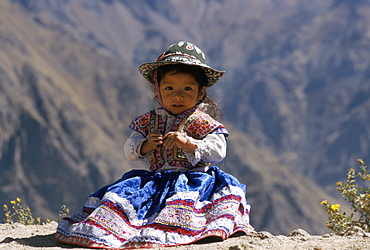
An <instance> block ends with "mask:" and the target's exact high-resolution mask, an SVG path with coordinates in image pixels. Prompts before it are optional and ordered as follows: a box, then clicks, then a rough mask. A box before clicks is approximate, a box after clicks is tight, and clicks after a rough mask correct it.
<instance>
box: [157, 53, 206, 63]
mask: <svg viewBox="0 0 370 250" xmlns="http://www.w3.org/2000/svg"><path fill="white" fill-rule="evenodd" d="M171 56H184V57H189V58H191V59H194V60H196V61H197V62H198V64H201V63H202V62H201V61H200V60H199V59H198V58H196V57H195V56H192V55H188V54H183V53H181V54H180V53H169V54H166V53H162V55H160V56H159V57H158V59H157V60H156V62H160V61H163V60H165V59H166V58H168V57H171Z"/></svg>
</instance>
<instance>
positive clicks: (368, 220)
mask: <svg viewBox="0 0 370 250" xmlns="http://www.w3.org/2000/svg"><path fill="white" fill-rule="evenodd" d="M357 162H358V163H359V165H360V166H359V168H360V171H359V172H357V173H356V170H355V169H353V168H351V169H349V170H348V173H347V180H346V182H345V183H342V182H341V181H339V182H337V183H336V185H337V190H338V191H339V192H341V194H342V196H343V197H344V199H345V200H346V201H348V202H350V203H351V209H352V210H353V211H354V213H355V215H356V219H354V213H352V214H351V215H349V216H348V215H346V212H343V211H341V210H340V209H339V208H340V205H339V204H329V203H328V201H327V200H324V201H322V202H321V205H323V206H324V209H325V211H326V213H327V214H328V215H329V221H328V222H327V223H326V226H327V227H328V228H329V229H330V230H331V231H333V232H334V233H335V234H338V235H343V234H345V233H346V232H347V231H348V230H350V229H351V228H353V227H354V226H358V227H360V228H362V229H363V230H364V231H365V232H370V187H366V185H368V183H370V173H369V171H368V170H367V168H366V166H365V162H364V161H363V160H361V159H358V160H357ZM357 179H361V180H362V183H363V184H364V186H365V187H363V186H359V185H358V184H357ZM368 186H369V185H368Z"/></svg>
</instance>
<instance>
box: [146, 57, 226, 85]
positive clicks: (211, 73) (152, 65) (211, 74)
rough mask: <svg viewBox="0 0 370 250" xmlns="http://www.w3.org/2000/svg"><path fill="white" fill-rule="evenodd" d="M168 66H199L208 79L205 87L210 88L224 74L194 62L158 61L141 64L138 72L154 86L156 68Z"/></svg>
mask: <svg viewBox="0 0 370 250" xmlns="http://www.w3.org/2000/svg"><path fill="white" fill-rule="evenodd" d="M170 64H186V65H190V66H199V67H201V68H203V70H204V73H205V75H206V77H207V79H208V85H207V87H210V86H212V85H213V84H215V83H216V82H217V81H218V80H219V79H220V78H221V77H222V76H223V75H224V74H225V73H226V72H225V71H220V70H216V69H214V68H212V67H209V66H208V65H206V64H202V63H194V61H184V62H181V61H158V62H149V63H143V64H142V65H140V66H139V72H140V73H141V74H142V75H143V76H144V77H145V79H147V80H148V81H149V82H150V83H151V84H154V78H153V74H154V72H155V70H156V69H158V67H161V66H163V65H170Z"/></svg>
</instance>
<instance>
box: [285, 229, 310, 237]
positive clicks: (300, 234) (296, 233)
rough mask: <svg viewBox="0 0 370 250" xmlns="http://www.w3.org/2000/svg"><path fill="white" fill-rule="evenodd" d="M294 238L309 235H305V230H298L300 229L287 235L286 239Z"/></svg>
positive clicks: (307, 235) (307, 234)
mask: <svg viewBox="0 0 370 250" xmlns="http://www.w3.org/2000/svg"><path fill="white" fill-rule="evenodd" d="M296 236H303V237H309V236H310V234H309V233H307V232H306V231H305V230H303V229H300V228H299V229H295V230H293V231H292V232H291V233H290V234H288V237H296Z"/></svg>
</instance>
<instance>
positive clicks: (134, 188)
mask: <svg viewBox="0 0 370 250" xmlns="http://www.w3.org/2000/svg"><path fill="white" fill-rule="evenodd" d="M245 192H246V190H245V185H243V184H241V183H239V181H238V180H237V179H236V178H235V177H233V176H232V175H230V174H227V173H225V172H223V171H222V170H220V169H219V168H218V167H211V168H210V169H209V170H208V171H207V172H190V171H188V172H176V171H172V170H171V171H164V172H149V171H146V170H132V171H130V172H127V173H126V174H124V175H123V176H122V178H121V179H119V180H118V181H116V182H115V183H113V184H111V185H108V186H105V187H103V188H101V189H99V190H98V191H97V192H95V193H94V194H92V195H90V197H89V199H88V200H87V202H86V204H85V205H84V207H83V210H82V211H81V212H79V213H76V214H73V215H72V216H71V217H66V218H63V220H62V221H61V222H60V223H59V225H58V229H57V234H56V239H57V240H59V241H61V242H65V243H70V244H75V245H81V246H88V247H97V248H113V249H114V248H116V249H120V248H121V249H127V248H148V247H161V246H176V245H183V244H189V243H192V242H195V241H198V240H200V239H203V238H206V237H209V236H217V237H220V238H221V239H223V240H224V239H226V238H228V237H229V236H230V235H232V234H234V233H236V232H244V233H248V232H250V231H251V230H253V228H252V227H251V226H250V224H249V211H250V205H249V204H248V203H247V201H246V198H245Z"/></svg>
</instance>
